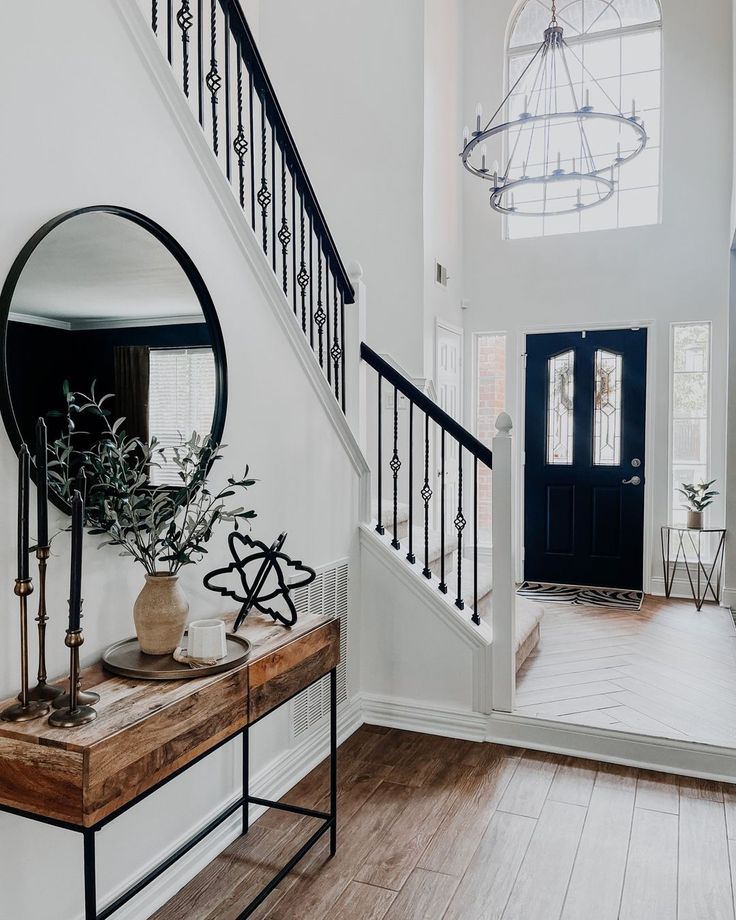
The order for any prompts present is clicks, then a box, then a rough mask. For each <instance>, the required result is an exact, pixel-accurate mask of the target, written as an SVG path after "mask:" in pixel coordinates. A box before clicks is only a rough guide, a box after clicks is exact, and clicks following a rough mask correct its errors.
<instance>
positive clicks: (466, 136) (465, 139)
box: [463, 125, 470, 147]
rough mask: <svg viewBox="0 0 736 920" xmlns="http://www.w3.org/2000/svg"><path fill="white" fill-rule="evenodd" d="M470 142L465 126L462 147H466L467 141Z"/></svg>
mask: <svg viewBox="0 0 736 920" xmlns="http://www.w3.org/2000/svg"><path fill="white" fill-rule="evenodd" d="M469 140H470V128H469V127H468V126H467V125H465V127H464V128H463V147H467V145H468V141H469Z"/></svg>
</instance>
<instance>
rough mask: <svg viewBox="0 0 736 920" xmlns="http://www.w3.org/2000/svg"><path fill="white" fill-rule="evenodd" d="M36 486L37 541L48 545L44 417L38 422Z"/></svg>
mask: <svg viewBox="0 0 736 920" xmlns="http://www.w3.org/2000/svg"><path fill="white" fill-rule="evenodd" d="M36 487H37V489H38V498H37V500H36V521H37V524H36V526H37V529H38V534H37V542H38V545H39V546H41V547H46V546H48V545H49V476H48V444H47V434H46V422H44V420H43V419H42V418H40V419H39V420H38V421H37V422H36Z"/></svg>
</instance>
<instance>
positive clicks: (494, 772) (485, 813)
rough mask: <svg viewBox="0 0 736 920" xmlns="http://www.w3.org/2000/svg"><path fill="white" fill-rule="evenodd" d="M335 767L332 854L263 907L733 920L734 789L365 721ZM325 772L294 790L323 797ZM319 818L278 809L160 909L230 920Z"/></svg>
mask: <svg viewBox="0 0 736 920" xmlns="http://www.w3.org/2000/svg"><path fill="white" fill-rule="evenodd" d="M339 773H340V799H339V805H340V831H339V848H338V853H337V856H336V857H335V858H334V859H332V860H330V859H328V858H327V845H326V843H325V844H320V846H319V847H318V848H316V849H315V850H314V851H313V852H312V853H310V854H309V855H308V856H307V857H306V858H305V859H304V861H303V862H302V863H301V864H300V866H299V867H298V868H297V870H295V872H294V873H293V874H292V875H291V876H290V877H289V878H288V879H286V880H285V881H284V882H283V883H282V886H281V887H280V888H279V889H277V890H276V891H275V892H274V893H273V894H272V895H271V897H270V898H269V900H268V901H267V902H266V903H265V904H264V905H262V907H261V908H259V910H258V911H257V912H256V913H255V914H254V915H253V916H254V917H256V918H261V920H262V918H270V920H322V918H327V917H329V918H330V920H734V916H735V915H734V894H733V892H734V885H733V883H732V868H731V867H732V864H733V865H734V869H736V862H734V861H735V860H736V786H724V785H722V784H720V783H712V782H706V781H702V780H692V779H685V778H682V779H678V778H677V777H672V776H666V775H663V774H654V773H647V772H645V771H638V770H634V769H630V768H628V767H617V766H609V765H605V764H596V763H594V762H592V761H584V760H577V759H574V758H567V757H561V756H557V755H552V754H544V753H535V752H522V751H520V750H517V749H513V748H506V747H499V746H496V745H489V744H474V743H471V742H465V741H454V740H450V739H444V738H435V737H431V736H429V735H419V734H415V733H412V732H399V731H394V730H386V729H380V728H371V727H369V726H364V727H363V728H362V729H360V730H359V731H358V732H356V734H354V735H353V736H352V737H351V738H350V739H349V740H348V741H347V742H346V743H345V744H344V745H343V746H342V747H341V749H340V765H339ZM327 782H328V779H327V764H326V763H323V764H321V765H320V766H319V767H318V768H317V769H316V770H314V771H313V772H312V773H311V774H309V776H307V777H306V778H305V779H304V780H303V781H302V782H301V783H300V784H299V785H298V786H297V787H296V788H294V789H293V790H292V791H291V792H290V793H289V795H288V796H287V797H286V800H287V801H291V802H298V803H300V804H303V805H307V806H313V807H317V808H326V807H327V788H328V787H327ZM314 827H315V823H314V821H312V820H311V819H299V818H297V817H294V816H291V815H287V814H285V813H280V812H279V813H276V812H273V811H271V812H268V813H267V814H266V815H264V816H263V817H262V818H261V820H259V821H258V822H257V823H256V824H255V825H254V827H253V828H252V830H251V832H250V834H249V835H248V837H246V838H241V839H239V840H238V841H236V842H235V843H233V844H232V845H231V846H230V847H228V849H227V850H225V851H224V853H222V854H221V855H220V856H219V857H217V859H215V860H214V862H212V863H211V864H210V865H209V866H208V867H207V868H206V869H205V870H203V871H202V872H201V873H200V874H199V875H198V876H197V877H196V878H195V879H193V880H192V882H191V883H189V884H188V885H187V886H186V887H185V888H184V889H182V891H181V892H179V894H178V895H177V896H176V897H174V898H173V899H172V900H171V901H170V902H169V903H168V904H167V905H166V906H165V907H163V908H162V909H161V910H160V911H158V913H156V914H155V920H233V918H235V917H237V915H238V912H239V908H240V907H242V905H243V904H245V903H247V901H248V900H249V898H250V897H251V896H252V894H253V893H254V892H255V891H256V890H258V889H259V888H260V887H262V885H263V884H264V882H265V881H266V880H267V879H268V878H269V877H270V876H271V875H272V874H273V872H274V870H275V869H277V868H279V867H280V866H281V865H282V864H283V863H284V862H286V860H287V859H288V858H289V856H290V855H291V854H292V853H293V852H294V851H295V850H296V849H297V848H298V846H299V844H300V843H301V842H302V841H303V840H305V839H306V838H307V837H308V835H309V833H310V832H311V831H312V829H313V828H314ZM734 881H736V876H735V877H734Z"/></svg>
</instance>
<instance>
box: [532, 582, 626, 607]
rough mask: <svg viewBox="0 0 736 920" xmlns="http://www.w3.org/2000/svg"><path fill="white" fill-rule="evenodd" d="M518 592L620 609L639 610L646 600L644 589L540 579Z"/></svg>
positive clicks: (578, 604)
mask: <svg viewBox="0 0 736 920" xmlns="http://www.w3.org/2000/svg"><path fill="white" fill-rule="evenodd" d="M516 593H517V594H519V595H521V596H522V597H529V598H531V599H532V600H538V601H551V602H552V603H558V604H575V605H577V606H578V607H583V606H584V607H617V608H618V609H620V610H639V609H640V608H641V605H642V601H643V600H644V592H643V591H630V590H628V589H625V588H585V587H582V586H581V585H548V584H545V583H544V582H540V581H525V582H524V583H523V584H522V585H521V587H519V588H518V589H517V591H516Z"/></svg>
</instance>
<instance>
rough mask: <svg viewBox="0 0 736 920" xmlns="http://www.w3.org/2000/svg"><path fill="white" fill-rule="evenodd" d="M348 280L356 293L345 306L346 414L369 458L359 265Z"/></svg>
mask: <svg viewBox="0 0 736 920" xmlns="http://www.w3.org/2000/svg"><path fill="white" fill-rule="evenodd" d="M348 276H349V278H350V281H351V282H352V285H353V288H354V290H355V303H352V304H345V358H344V360H345V361H346V365H345V379H346V387H345V390H346V393H345V397H346V399H345V414H346V415H347V420H348V424H349V425H350V428H351V429H352V432H353V434H354V435H355V438H356V440H357V441H358V444H359V445H360V449H361V450H362V451H363V454H366V452H367V444H368V442H367V420H366V414H367V413H366V409H367V403H366V369H365V364H364V363H363V362H362V361H361V359H360V343H361V342H364V341H365V330H366V291H365V284H364V283H363V269H362V267H361V265H360V263H359V262H351V263H350V265H348Z"/></svg>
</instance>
